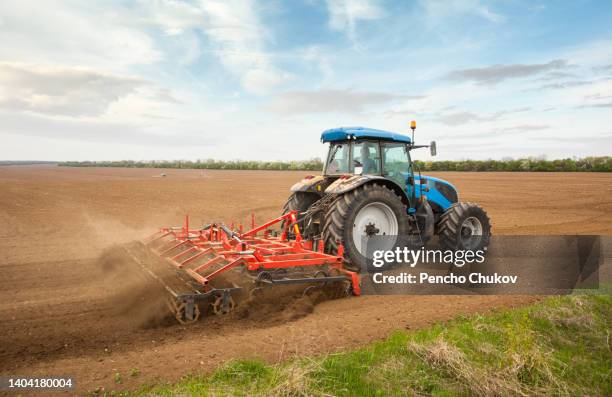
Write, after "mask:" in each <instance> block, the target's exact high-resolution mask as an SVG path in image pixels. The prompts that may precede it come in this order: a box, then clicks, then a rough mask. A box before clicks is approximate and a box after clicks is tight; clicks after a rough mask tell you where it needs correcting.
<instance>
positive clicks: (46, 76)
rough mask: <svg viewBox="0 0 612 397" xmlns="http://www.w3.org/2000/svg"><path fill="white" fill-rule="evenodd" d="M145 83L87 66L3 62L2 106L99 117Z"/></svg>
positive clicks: (0, 70)
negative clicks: (115, 102)
mask: <svg viewBox="0 0 612 397" xmlns="http://www.w3.org/2000/svg"><path fill="white" fill-rule="evenodd" d="M144 84H145V82H144V81H143V80H141V79H139V78H135V77H129V76H120V75H113V74H108V73H106V74H105V73H100V72H97V71H93V70H88V69H83V68H66V67H58V66H42V65H32V64H22V63H9V62H0V108H4V109H11V110H15V111H31V112H35V113H43V114H50V115H64V116H96V115H100V114H102V113H104V112H105V111H106V109H107V108H108V106H109V105H110V104H111V103H112V102H114V101H117V100H118V99H119V98H121V97H124V96H126V95H128V94H130V93H132V92H134V91H135V90H136V89H137V88H138V87H140V86H142V85H144Z"/></svg>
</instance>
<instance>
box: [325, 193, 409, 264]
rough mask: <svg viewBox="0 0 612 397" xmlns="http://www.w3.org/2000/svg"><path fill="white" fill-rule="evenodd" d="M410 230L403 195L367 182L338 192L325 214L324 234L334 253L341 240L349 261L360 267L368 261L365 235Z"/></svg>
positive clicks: (398, 232)
mask: <svg viewBox="0 0 612 397" xmlns="http://www.w3.org/2000/svg"><path fill="white" fill-rule="evenodd" d="M408 230H409V223H408V217H407V215H406V206H405V205H404V203H403V202H402V200H401V198H400V197H399V196H397V195H396V194H395V193H394V192H393V191H392V190H391V189H388V188H387V187H385V186H381V185H377V184H367V185H364V186H361V187H358V188H357V189H355V190H352V191H350V192H347V193H345V194H342V195H340V196H338V198H337V199H336V200H335V201H334V202H333V203H332V204H331V206H330V208H329V210H328V211H327V213H326V214H325V218H324V223H323V230H322V237H323V241H324V242H325V248H326V251H327V252H328V253H331V254H336V253H337V252H338V245H339V243H341V244H342V245H343V246H344V257H345V258H346V259H347V261H348V262H349V263H348V264H347V267H349V268H350V269H352V270H356V271H359V270H361V269H363V268H364V266H365V265H366V257H365V254H366V252H365V246H363V244H362V242H363V241H364V239H366V240H365V241H367V238H368V237H371V236H375V235H376V236H381V235H389V236H403V235H406V234H407V233H408ZM392 245H394V244H392ZM385 248H386V247H385ZM391 248H392V247H389V249H391Z"/></svg>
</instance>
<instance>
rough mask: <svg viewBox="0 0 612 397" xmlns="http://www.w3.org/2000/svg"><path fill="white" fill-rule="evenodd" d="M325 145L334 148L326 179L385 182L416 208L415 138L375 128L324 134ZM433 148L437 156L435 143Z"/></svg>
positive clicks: (328, 161)
mask: <svg viewBox="0 0 612 397" xmlns="http://www.w3.org/2000/svg"><path fill="white" fill-rule="evenodd" d="M415 128H416V125H415ZM321 141H322V142H329V144H330V145H329V151H328V154H327V158H326V160H325V164H324V169H323V175H324V176H325V177H327V178H331V179H335V178H340V177H342V178H344V179H346V178H347V177H349V176H355V177H357V176H365V177H375V176H377V177H380V178H384V179H385V180H387V181H389V182H391V183H393V184H394V185H395V186H396V187H397V190H401V191H402V192H404V194H405V197H406V199H407V201H408V202H409V203H410V204H412V205H410V207H413V204H414V201H416V197H417V196H418V194H417V193H418V192H416V191H415V177H414V170H413V167H412V160H411V158H410V151H411V150H412V149H414V148H416V147H415V146H414V145H413V139H412V138H410V137H408V136H405V135H401V134H397V133H393V132H389V131H382V130H376V129H372V128H364V127H341V128H334V129H330V130H327V131H324V132H323V134H322V135H321ZM430 146H431V147H432V148H433V151H432V154H434V151H435V142H432V145H430ZM418 147H424V146H418Z"/></svg>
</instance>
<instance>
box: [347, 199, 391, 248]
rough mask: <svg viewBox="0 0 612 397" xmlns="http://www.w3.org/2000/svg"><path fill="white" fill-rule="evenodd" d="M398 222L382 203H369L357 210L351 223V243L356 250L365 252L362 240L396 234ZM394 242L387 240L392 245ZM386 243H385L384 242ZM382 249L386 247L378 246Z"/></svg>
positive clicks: (389, 209)
mask: <svg viewBox="0 0 612 397" xmlns="http://www.w3.org/2000/svg"><path fill="white" fill-rule="evenodd" d="M397 232H398V223H397V217H396V216H395V213H394V212H393V210H392V209H391V207H389V206H388V205H386V204H384V203H370V204H368V205H366V206H364V207H363V208H362V209H360V210H359V212H358V213H357V215H356V216H355V221H354V223H353V243H354V244H355V247H356V248H357V251H358V252H359V253H360V254H362V255H364V256H365V254H366V252H365V249H366V247H365V246H362V242H363V241H362V240H363V239H364V237H365V238H370V237H372V236H397ZM393 244H395V242H391V241H390V242H389V244H388V245H390V246H393ZM385 245H386V244H385ZM377 248H381V249H384V248H386V247H378V246H377Z"/></svg>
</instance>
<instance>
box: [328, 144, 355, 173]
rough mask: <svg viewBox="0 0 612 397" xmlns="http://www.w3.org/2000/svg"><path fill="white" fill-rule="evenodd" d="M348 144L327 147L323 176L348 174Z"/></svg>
mask: <svg viewBox="0 0 612 397" xmlns="http://www.w3.org/2000/svg"><path fill="white" fill-rule="evenodd" d="M349 146H350V145H349V144H348V143H334V144H331V145H330V147H329V156H328V157H327V164H325V174H326V175H334V174H348V173H349V172H350V169H349Z"/></svg>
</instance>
